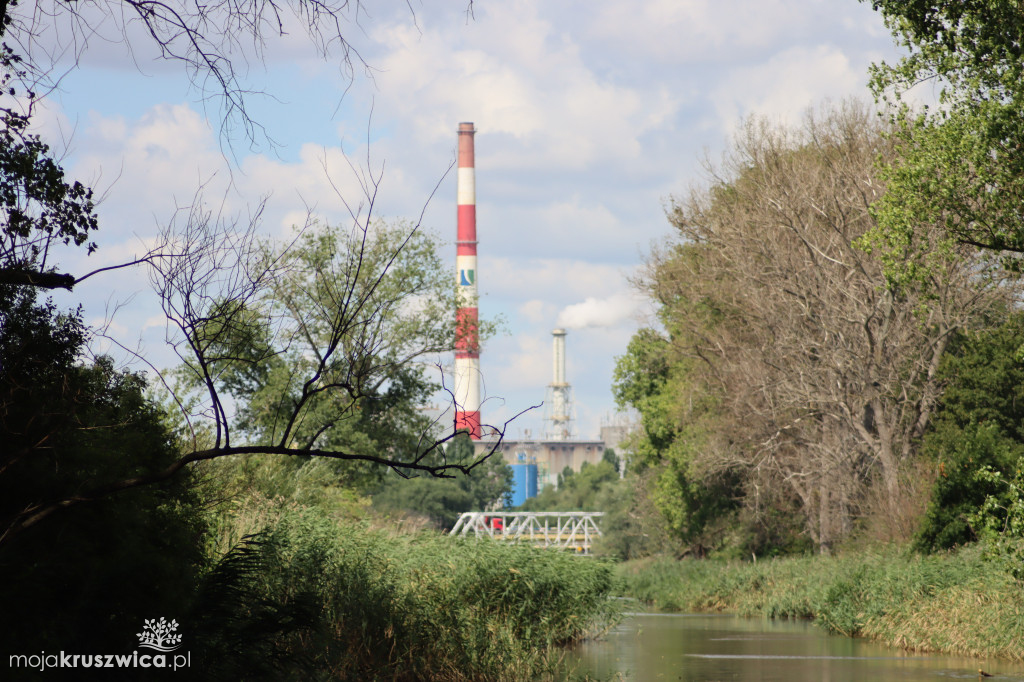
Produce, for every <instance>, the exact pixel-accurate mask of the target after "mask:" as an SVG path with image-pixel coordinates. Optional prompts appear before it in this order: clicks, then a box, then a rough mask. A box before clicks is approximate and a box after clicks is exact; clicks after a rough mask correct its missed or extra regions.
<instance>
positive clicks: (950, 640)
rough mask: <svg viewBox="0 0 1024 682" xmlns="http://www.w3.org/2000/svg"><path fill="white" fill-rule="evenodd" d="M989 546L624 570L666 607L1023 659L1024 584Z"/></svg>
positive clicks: (634, 586)
mask: <svg viewBox="0 0 1024 682" xmlns="http://www.w3.org/2000/svg"><path fill="white" fill-rule="evenodd" d="M1007 568H1008V566H1006V565H1004V564H1003V563H1001V562H1000V561H999V560H989V559H986V558H985V556H984V555H983V552H982V550H981V549H979V548H977V547H970V548H967V549H964V550H961V551H959V552H955V553H949V554H941V555H931V556H919V555H915V554H912V553H909V552H899V551H895V550H890V551H869V552H865V553H858V554H856V555H853V554H849V555H844V556H838V557H823V556H814V557H811V556H808V557H792V558H784V559H773V560H770V561H759V562H756V563H741V562H725V561H718V560H683V561H677V560H674V559H665V558H658V559H649V560H641V561H634V562H630V563H627V564H623V565H621V566H620V568H619V571H620V573H621V576H622V577H623V579H624V584H625V590H626V593H627V594H628V595H629V596H632V597H635V598H637V599H640V600H642V601H645V602H647V603H649V604H651V605H653V606H655V607H657V608H659V609H661V610H665V611H698V612H699V611H728V612H733V613H738V614H742V615H749V616H756V615H760V616H764V617H768V618H784V617H791V618H812V619H814V620H815V622H817V623H819V624H821V625H823V626H824V627H826V628H828V629H829V630H830V631H832V632H836V633H840V634H845V635H849V636H854V637H867V638H870V639H874V640H877V641H880V642H883V643H885V644H888V645H890V646H895V647H900V648H904V649H909V650H912V651H921V652H924V651H932V652H944V653H950V654H960V655H968V656H1000V657H1004V658H1010V659H1015V660H1024V587H1022V586H1021V584H1020V583H1019V582H1017V581H1016V580H1014V579H1013V577H1012V576H1011V574H1010V572H1009V571H1008V570H1007Z"/></svg>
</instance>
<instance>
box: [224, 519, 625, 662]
mask: <svg viewBox="0 0 1024 682" xmlns="http://www.w3.org/2000/svg"><path fill="white" fill-rule="evenodd" d="M265 520H268V521H272V523H271V524H270V525H269V526H267V527H266V528H265V530H263V531H261V532H260V533H258V534H257V535H255V536H254V537H250V538H248V539H247V540H246V541H244V542H243V543H242V545H240V547H245V548H247V550H246V552H247V556H248V561H249V563H248V564H246V563H245V562H239V567H240V568H241V569H243V572H245V571H248V575H247V576H246V577H245V580H243V581H242V582H244V583H245V585H246V588H245V589H243V590H238V589H235V592H234V593H235V594H236V595H238V601H239V604H238V609H237V611H236V612H235V613H234V614H232V615H231V618H230V619H229V620H231V621H232V627H233V628H236V629H237V628H238V627H240V625H239V621H242V622H243V625H244V621H245V619H246V617H247V616H248V615H251V616H253V618H256V619H263V621H262V623H263V625H264V626H268V625H272V624H273V619H272V618H271V619H270V620H268V614H272V613H273V612H274V611H273V609H271V608H269V607H268V605H273V606H274V607H275V608H277V609H278V610H279V612H280V614H281V615H282V616H287V617H289V618H291V619H292V620H291V621H290V622H291V623H293V626H294V627H293V628H292V629H291V630H290V631H283V630H282V629H281V628H277V629H276V630H275V629H274V628H273V627H270V631H271V632H272V633H276V634H275V635H272V639H273V644H274V645H273V646H269V647H268V646H266V645H265V644H266V643H265V642H264V644H263V645H261V647H253V650H252V651H244V650H243V651H230V650H229V651H224V652H218V651H212V650H211V651H210V652H209V656H210V657H211V658H213V659H216V660H219V659H218V657H224V656H228V657H230V656H235V657H236V658H238V657H240V658H242V659H243V660H244V659H245V657H247V656H255V657H259V656H261V655H263V654H264V653H266V652H270V653H272V654H273V655H274V656H275V657H276V659H275V660H280V661H287V664H286V665H277V666H274V665H270V664H261V665H254V666H253V669H254V670H256V671H263V670H268V671H269V670H273V671H274V674H273V676H272V678H273V679H278V680H287V679H303V680H310V679H314V680H315V679H324V680H327V679H330V680H396V681H403V680H427V679H429V680H441V681H444V680H452V681H462V680H509V681H514V680H528V679H535V678H536V677H537V676H538V675H540V674H542V673H543V672H544V671H545V670H548V669H551V668H552V667H553V666H554V664H555V661H556V660H557V658H558V657H559V652H558V650H557V649H556V647H557V645H559V644H563V643H568V642H571V641H573V640H577V639H580V638H582V637H585V636H586V635H588V634H589V633H591V632H593V631H596V630H597V629H599V628H601V627H603V626H604V625H605V624H607V623H609V622H610V621H611V620H612V619H614V617H615V606H614V602H613V601H612V599H611V594H612V588H613V580H614V578H613V570H612V567H611V566H610V565H608V564H605V563H602V562H599V561H596V560H592V559H590V558H579V557H573V556H571V555H568V554H564V553H560V552H558V551H554V550H542V549H536V548H532V547H525V546H512V545H504V544H502V543H499V542H492V541H481V542H475V541H469V542H466V541H459V540H455V539H453V538H448V537H445V536H440V535H437V534H436V533H422V534H417V535H392V534H387V533H384V532H380V531H375V530H371V529H370V528H369V527H367V526H366V525H359V524H352V523H338V522H337V521H336V520H334V519H331V518H329V517H328V516H326V515H325V514H323V513H321V512H319V511H317V510H316V509H311V508H292V509H286V510H283V511H281V512H280V513H279V514H277V515H276V518H274V519H265ZM243 525H244V524H243ZM239 551H240V550H239V549H237V548H236V549H235V550H234V551H233V552H229V553H228V555H227V556H228V558H229V559H230V557H232V556H234V554H237V553H238V552H239ZM254 556H255V559H254ZM222 564H223V562H222ZM222 572H223V571H222ZM211 575H212V574H211ZM236 577H237V576H236ZM218 579H219V580H221V581H222V582H224V576H223V575H220V576H218ZM237 582H238V581H237V580H236V581H235V583H231V582H230V581H227V582H225V584H228V585H235V584H236V583H237ZM301 614H306V615H307V616H308V618H307V621H306V622H300V621H301V618H300V617H299V616H300V615H301ZM211 629H213V630H215V629H216V628H215V627H214V628H211ZM263 639H266V638H263ZM232 642H233V646H235V645H237V641H235V640H232ZM243 649H244V647H243ZM235 667H237V666H235ZM267 677H268V678H270V677H271V675H270V674H269V673H268V674H267Z"/></svg>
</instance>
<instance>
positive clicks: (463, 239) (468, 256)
mask: <svg viewBox="0 0 1024 682" xmlns="http://www.w3.org/2000/svg"><path fill="white" fill-rule="evenodd" d="M475 133H476V130H474V128H473V124H472V123H460V124H459V170H458V173H459V175H458V190H457V196H458V201H457V203H458V211H459V214H458V233H457V238H456V242H455V270H456V277H457V278H458V306H459V307H458V309H457V310H456V312H455V428H456V430H459V429H466V430H467V431H469V435H470V437H471V438H473V439H474V440H478V439H479V438H480V335H479V330H478V324H479V323H478V319H479V318H478V316H477V298H478V293H477V282H476V272H477V270H476V169H475V161H474V156H473V136H474V134H475Z"/></svg>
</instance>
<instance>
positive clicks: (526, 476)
mask: <svg viewBox="0 0 1024 682" xmlns="http://www.w3.org/2000/svg"><path fill="white" fill-rule="evenodd" d="M509 467H510V468H511V469H512V506H513V507H518V506H519V505H521V504H523V503H524V502H526V501H527V500H528V499H530V498H531V497H537V465H536V464H510V465H509Z"/></svg>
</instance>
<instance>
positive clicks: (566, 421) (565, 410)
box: [545, 329, 573, 440]
mask: <svg viewBox="0 0 1024 682" xmlns="http://www.w3.org/2000/svg"><path fill="white" fill-rule="evenodd" d="M551 336H552V337H553V340H554V344H553V346H554V347H553V355H552V360H553V363H552V369H553V370H554V371H553V372H552V381H551V383H550V384H549V385H548V395H547V400H546V401H545V404H546V405H547V406H548V407H547V414H546V420H547V421H548V422H549V427H548V432H547V434H546V437H547V438H548V439H549V440H568V439H569V438H571V437H572V435H573V428H572V422H573V405H572V387H571V386H570V385H569V382H567V381H566V380H565V330H564V329H553V330H552V331H551Z"/></svg>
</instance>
